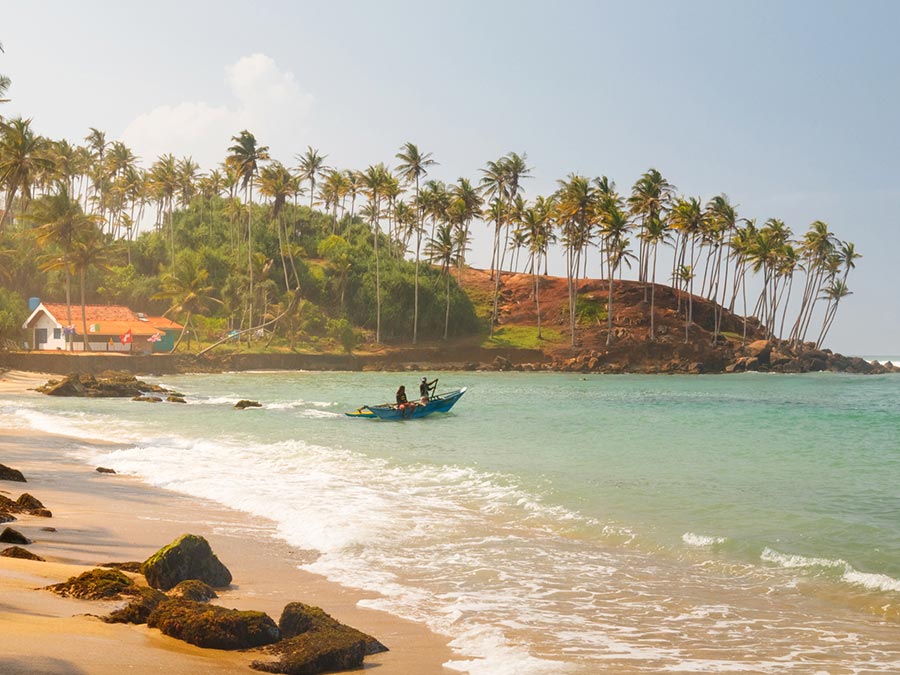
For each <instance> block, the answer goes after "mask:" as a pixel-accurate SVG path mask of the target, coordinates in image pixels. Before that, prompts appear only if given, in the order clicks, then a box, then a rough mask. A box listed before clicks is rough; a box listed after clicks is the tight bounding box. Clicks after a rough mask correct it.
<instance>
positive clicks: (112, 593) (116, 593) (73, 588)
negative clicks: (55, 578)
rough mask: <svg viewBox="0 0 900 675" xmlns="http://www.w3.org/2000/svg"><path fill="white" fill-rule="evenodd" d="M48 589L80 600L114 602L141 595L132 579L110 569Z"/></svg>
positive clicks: (86, 573)
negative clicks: (128, 596)
mask: <svg viewBox="0 0 900 675" xmlns="http://www.w3.org/2000/svg"><path fill="white" fill-rule="evenodd" d="M46 588H47V590H50V591H53V592H54V593H56V594H57V595H61V596H63V597H64V598H78V599H80V600H112V599H118V598H121V597H122V596H127V595H138V594H139V593H140V590H139V589H138V586H137V585H136V584H135V583H134V581H133V580H132V579H131V577H127V576H125V575H124V574H122V573H121V572H120V571H119V570H109V569H93V570H89V571H87V572H84V573H82V574H79V575H78V576H77V577H69V579H68V580H66V581H64V582H62V583H60V584H53V585H52V586H47V587H46Z"/></svg>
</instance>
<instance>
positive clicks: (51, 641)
mask: <svg viewBox="0 0 900 675" xmlns="http://www.w3.org/2000/svg"><path fill="white" fill-rule="evenodd" d="M47 379H48V378H47V377H45V376H41V375H34V374H31V373H19V372H15V371H13V372H7V373H3V374H0V393H3V394H4V395H7V396H8V395H9V394H11V393H15V392H21V391H25V390H26V389H28V388H33V387H34V386H36V385H37V384H41V383H43V382H45V381H46V380H47ZM73 444H78V445H84V443H83V441H81V440H75V439H71V438H68V437H65V436H56V435H52V434H35V433H32V432H22V431H17V430H5V429H0V463H3V464H6V465H7V466H10V467H13V468H16V469H19V470H20V471H22V472H23V473H24V474H25V477H26V479H27V481H28V482H27V483H16V482H9V481H0V494H5V495H6V496H8V497H10V498H12V499H16V498H17V497H18V496H19V495H20V494H21V493H22V492H28V493H30V494H32V495H34V496H35V497H37V498H38V499H40V500H41V501H42V502H43V503H44V505H45V506H46V507H47V508H49V509H50V510H51V511H52V512H53V517H52V518H49V519H48V518H40V517H35V516H27V515H21V516H19V519H18V520H17V521H16V522H13V523H9V524H8V525H10V526H12V527H14V528H15V529H16V530H18V531H20V532H21V533H22V534H24V535H25V536H26V537H28V538H29V539H31V540H32V541H33V543H32V544H31V545H29V546H28V547H27V548H28V550H30V551H32V552H33V553H36V554H37V555H39V556H41V557H43V558H45V559H46V560H47V562H36V561H28V560H16V559H11V558H3V557H0V637H2V644H3V648H2V650H0V673H4V674H9V673H71V674H94V673H96V674H98V675H100V674H103V675H105V674H108V673H121V672H124V671H131V672H135V673H154V672H166V673H170V674H172V675H179V674H182V673H185V674H186V673H200V672H216V673H244V674H247V673H252V672H255V671H252V670H250V669H249V667H248V666H249V663H250V662H251V661H252V660H253V659H254V658H258V656H256V655H254V654H252V653H249V654H248V653H236V652H226V651H221V650H213V649H201V648H198V647H193V646H191V645H188V644H187V643H184V642H181V641H179V640H175V639H173V638H168V637H166V636H164V635H162V634H161V633H160V632H159V631H158V630H155V629H149V628H147V627H146V626H133V625H124V624H105V623H102V622H101V621H100V620H99V619H97V618H96V616H91V615H103V614H107V613H109V611H111V610H112V609H114V608H115V607H117V606H120V605H121V604H122V603H108V602H88V601H84V600H73V599H66V598H60V597H58V596H56V595H54V594H52V593H50V592H49V591H45V590H40V587H42V586H46V585H48V584H51V583H56V582H59V581H64V580H65V579H67V578H68V577H70V576H73V575H76V574H79V573H80V572H82V571H84V570H85V569H89V568H90V567H92V566H95V565H98V564H101V563H106V562H121V561H131V560H145V559H146V558H147V557H149V556H150V555H151V554H152V553H154V552H155V551H156V550H157V549H159V548H160V547H161V546H163V545H165V544H167V543H169V542H171V541H172V540H173V539H175V538H176V537H178V536H180V535H182V534H185V533H192V534H198V535H202V536H204V537H206V538H207V539H208V540H209V542H210V544H211V546H212V548H213V551H215V553H216V554H217V555H218V557H219V559H220V560H222V562H224V563H225V564H226V566H227V567H228V568H229V569H230V570H231V573H232V575H233V576H234V581H233V583H232V587H231V588H230V589H228V590H225V591H222V592H220V593H219V598H218V600H215V601H214V602H216V603H217V604H220V605H223V606H227V607H235V608H238V609H256V610H262V611H265V612H267V613H268V614H269V615H270V616H272V617H273V618H274V619H275V620H276V621H277V620H278V617H279V615H280V613H281V610H282V608H283V607H284V605H286V604H287V603H288V602H293V601H300V602H305V603H307V604H312V605H317V606H319V607H322V608H323V609H324V610H325V611H326V612H328V613H329V614H331V615H332V616H334V617H335V618H336V619H338V620H339V621H342V622H344V623H346V624H349V625H351V626H353V627H355V628H358V629H360V630H362V631H364V632H366V633H369V634H370V635H373V636H375V637H376V638H378V639H379V640H380V641H381V642H382V643H384V644H385V645H387V646H388V647H389V648H390V649H391V651H390V652H387V653H385V654H378V655H374V656H369V657H366V660H365V668H364V670H368V669H372V668H375V669H377V672H378V673H383V674H384V675H407V674H409V675H429V674H432V673H434V674H438V673H440V674H444V675H449V673H452V672H454V671H450V670H449V669H445V668H443V667H442V665H441V664H442V663H444V662H446V661H447V660H449V659H450V658H452V652H451V650H450V648H449V647H448V646H447V640H446V639H445V638H443V637H441V636H438V635H436V634H434V633H432V632H431V631H429V630H428V629H427V628H426V627H424V626H423V625H421V624H417V623H414V622H410V621H404V620H402V619H398V618H396V617H393V616H391V615H389V614H386V613H384V612H378V611H374V610H369V609H364V608H360V607H357V603H358V601H359V600H360V599H362V598H363V597H368V596H365V595H364V594H363V593H361V592H359V591H355V590H348V589H346V588H344V587H342V586H339V585H337V584H333V583H330V582H328V581H326V580H325V579H324V578H322V577H319V576H317V575H313V574H310V573H308V572H304V571H301V570H299V569H297V565H298V564H300V563H302V562H304V561H308V560H310V559H311V556H312V555H314V554H313V553H311V552H308V551H301V550H298V549H295V548H292V547H290V546H288V545H287V544H284V543H283V542H281V541H278V540H276V539H275V538H274V536H273V535H274V528H273V527H272V525H271V524H270V523H267V522H258V521H250V520H248V517H247V516H246V515H245V514H242V513H240V512H237V511H232V510H229V509H225V508H223V507H221V506H219V505H216V504H212V503H209V502H205V501H202V500H197V499H192V498H188V497H185V496H183V495H178V494H175V493H171V492H168V491H165V490H160V489H157V488H152V487H149V486H147V485H145V484H143V483H141V482H140V481H138V480H136V479H133V478H130V477H127V476H122V475H118V474H116V475H111V474H102V473H98V472H96V471H95V468H94V467H90V466H85V465H84V464H80V463H78V462H76V461H74V460H73V459H71V458H69V457H68V456H67V455H66V453H67V449H69V448H71V447H72V445H73ZM4 527H5V525H4ZM46 527H53V528H55V529H56V531H55V532H50V531H45V530H44V529H42V528H46ZM0 547H2V548H5V547H6V545H5V544H3V545H0Z"/></svg>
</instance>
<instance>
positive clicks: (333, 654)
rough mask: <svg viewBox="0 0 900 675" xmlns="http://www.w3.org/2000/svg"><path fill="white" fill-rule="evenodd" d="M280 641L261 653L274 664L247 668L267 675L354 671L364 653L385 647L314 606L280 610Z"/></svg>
mask: <svg viewBox="0 0 900 675" xmlns="http://www.w3.org/2000/svg"><path fill="white" fill-rule="evenodd" d="M279 628H280V629H281V631H282V635H283V639H282V640H281V642H279V643H277V644H275V645H272V646H270V647H267V648H266V649H265V652H266V653H267V654H271V655H273V656H276V657H277V660H274V661H254V662H253V663H252V664H251V666H250V667H251V668H254V669H255V670H260V671H263V672H267V673H288V674H289V675H311V674H312V673H321V672H330V671H334V670H348V669H352V668H358V667H359V666H360V665H361V664H362V661H363V659H364V658H365V656H366V654H377V653H379V652H383V651H387V648H386V647H385V646H384V645H382V644H381V643H380V642H378V640H376V639H375V638H373V637H371V636H368V635H366V634H365V633H361V632H360V631H358V630H356V629H355V628H351V627H349V626H345V625H343V624H342V623H340V622H338V621H336V620H334V619H333V618H332V617H330V616H329V615H328V614H326V613H325V612H324V611H322V610H321V609H319V608H318V607H311V606H309V605H304V604H303V603H300V602H292V603H291V604H289V605H287V606H286V607H285V608H284V611H283V612H282V614H281V620H280V621H279Z"/></svg>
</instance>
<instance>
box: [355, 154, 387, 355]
mask: <svg viewBox="0 0 900 675" xmlns="http://www.w3.org/2000/svg"><path fill="white" fill-rule="evenodd" d="M390 180H391V172H390V171H389V170H388V169H387V167H385V166H384V164H377V165H371V166H369V167H368V168H367V169H366V170H365V172H364V173H363V174H362V184H363V186H364V187H365V190H366V193H367V194H368V197H369V206H370V208H371V214H370V215H371V218H370V223H371V225H372V232H373V236H374V239H375V342H379V343H380V342H381V261H380V259H379V254H378V238H379V235H380V233H381V230H380V227H379V224H378V221H379V218H380V217H381V214H380V208H381V200H382V199H384V193H385V188H386V187H387V185H388V183H389V182H390Z"/></svg>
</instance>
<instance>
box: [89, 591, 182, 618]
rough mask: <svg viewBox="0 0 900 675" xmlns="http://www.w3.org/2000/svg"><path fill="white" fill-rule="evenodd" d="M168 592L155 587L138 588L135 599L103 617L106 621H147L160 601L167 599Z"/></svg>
mask: <svg viewBox="0 0 900 675" xmlns="http://www.w3.org/2000/svg"><path fill="white" fill-rule="evenodd" d="M167 599H168V598H167V597H166V594H165V593H163V592H162V591H158V590H156V589H155V588H148V587H146V586H142V587H139V588H138V593H137V595H135V596H134V599H133V600H132V601H131V602H129V603H128V604H127V605H125V606H124V607H122V608H121V609H117V610H115V611H113V612H111V613H110V614H109V616H105V617H103V621H105V622H106V623H136V624H141V623H147V619H148V618H149V617H150V615H151V614H152V613H153V610H155V609H156V608H157V607H159V603H161V602H163V601H164V600H167Z"/></svg>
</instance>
